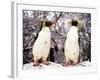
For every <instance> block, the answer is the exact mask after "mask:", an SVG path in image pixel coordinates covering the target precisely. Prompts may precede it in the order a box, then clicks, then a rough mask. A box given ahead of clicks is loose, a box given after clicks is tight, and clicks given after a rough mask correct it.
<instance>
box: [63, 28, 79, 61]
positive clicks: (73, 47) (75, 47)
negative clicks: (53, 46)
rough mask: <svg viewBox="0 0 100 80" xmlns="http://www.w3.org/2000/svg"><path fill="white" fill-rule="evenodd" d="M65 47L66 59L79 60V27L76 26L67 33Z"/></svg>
mask: <svg viewBox="0 0 100 80" xmlns="http://www.w3.org/2000/svg"><path fill="white" fill-rule="evenodd" d="M64 49H65V52H64V54H65V58H66V61H69V60H72V61H73V62H77V60H78V57H79V43H78V32H77V28H76V27H74V26H72V27H71V28H70V30H69V32H68V34H67V39H66V41H65V47H64Z"/></svg>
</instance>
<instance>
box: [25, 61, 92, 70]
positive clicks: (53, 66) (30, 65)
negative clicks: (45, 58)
mask: <svg viewBox="0 0 100 80" xmlns="http://www.w3.org/2000/svg"><path fill="white" fill-rule="evenodd" d="M49 63H50V64H49V65H44V64H42V63H41V64H40V65H39V66H33V63H27V64H24V65H23V69H25V70H26V69H28V70H36V69H57V68H68V67H72V68H73V67H90V66H91V62H89V61H84V62H81V63H79V64H77V65H75V66H71V65H70V66H68V67H65V66H63V65H61V64H57V63H54V62H49Z"/></svg>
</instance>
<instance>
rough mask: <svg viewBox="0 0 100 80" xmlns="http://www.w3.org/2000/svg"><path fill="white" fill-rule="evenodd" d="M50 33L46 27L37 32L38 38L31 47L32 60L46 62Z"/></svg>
mask: <svg viewBox="0 0 100 80" xmlns="http://www.w3.org/2000/svg"><path fill="white" fill-rule="evenodd" d="M50 42H51V33H50V30H49V28H48V27H45V28H44V29H42V30H41V31H40V32H39V36H38V38H37V40H36V41H35V43H34V45H33V49H32V52H33V56H34V60H39V59H40V58H42V59H44V60H46V59H47V57H48V55H49V51H50Z"/></svg>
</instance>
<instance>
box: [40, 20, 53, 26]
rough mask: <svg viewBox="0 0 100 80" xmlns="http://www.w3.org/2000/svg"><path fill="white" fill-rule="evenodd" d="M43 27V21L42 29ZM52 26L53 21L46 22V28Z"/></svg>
mask: <svg viewBox="0 0 100 80" xmlns="http://www.w3.org/2000/svg"><path fill="white" fill-rule="evenodd" d="M42 25H43V21H42V23H41V27H42ZM51 25H52V22H51V21H45V26H46V27H50V26H51Z"/></svg>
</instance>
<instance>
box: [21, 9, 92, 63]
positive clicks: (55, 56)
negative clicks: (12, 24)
mask: <svg viewBox="0 0 100 80" xmlns="http://www.w3.org/2000/svg"><path fill="white" fill-rule="evenodd" d="M43 16H46V20H47V21H52V22H53V23H54V24H53V25H52V26H51V27H50V31H51V40H52V41H51V49H50V54H49V56H48V60H49V61H52V62H55V63H60V64H63V63H64V62H65V56H64V43H65V39H66V36H67V33H68V31H69V26H70V25H67V22H66V20H68V19H78V20H79V21H80V29H79V32H78V33H79V45H80V56H79V62H83V61H90V62H91V14H90V13H74V12H55V11H40V10H39V11H36V10H23V64H26V63H30V62H32V59H33V55H32V46H33V45H34V42H35V39H36V37H37V35H38V33H39V31H40V28H41V21H42V18H43Z"/></svg>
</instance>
